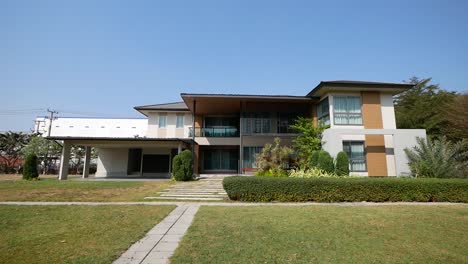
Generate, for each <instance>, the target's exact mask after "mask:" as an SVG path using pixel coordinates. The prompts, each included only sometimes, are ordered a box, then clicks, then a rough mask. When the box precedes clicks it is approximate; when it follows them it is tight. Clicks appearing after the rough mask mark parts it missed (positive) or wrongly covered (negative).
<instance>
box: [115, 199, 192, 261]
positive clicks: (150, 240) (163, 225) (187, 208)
mask: <svg viewBox="0 0 468 264" xmlns="http://www.w3.org/2000/svg"><path fill="white" fill-rule="evenodd" d="M199 207H200V206H199V205H196V204H190V205H182V206H178V207H177V208H176V209H174V210H173V211H172V212H171V213H170V214H169V215H168V216H167V217H166V218H164V220H162V221H161V222H160V223H159V224H157V225H156V226H155V227H154V228H153V229H151V230H150V231H149V232H148V233H147V234H146V236H145V237H144V238H142V239H141V240H140V241H138V242H136V243H135V244H133V245H132V246H131V247H130V248H129V249H128V250H127V251H126V252H125V253H124V254H122V255H121V256H120V258H118V259H117V260H116V261H114V264H160V263H167V262H168V260H169V258H170V257H171V256H172V255H173V254H174V251H175V250H176V248H177V246H178V245H179V241H180V240H181V239H182V237H183V236H184V234H185V232H186V231H187V229H188V228H189V226H190V225H191V224H192V220H193V218H194V217H195V214H196V213H197V211H198V208H199Z"/></svg>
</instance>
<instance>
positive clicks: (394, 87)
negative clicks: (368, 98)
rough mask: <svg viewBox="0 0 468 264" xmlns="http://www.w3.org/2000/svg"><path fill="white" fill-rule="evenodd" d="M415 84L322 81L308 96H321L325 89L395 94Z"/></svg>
mask: <svg viewBox="0 0 468 264" xmlns="http://www.w3.org/2000/svg"><path fill="white" fill-rule="evenodd" d="M413 86H414V84H409V83H391V82H368V81H352V80H336V81H321V82H320V83H319V84H318V85H317V86H316V87H315V88H314V89H312V91H310V92H309V93H308V94H307V96H319V95H320V90H321V89H322V88H324V87H329V88H334V87H335V88H336V87H340V88H359V89H362V90H363V91H367V90H371V89H379V90H380V89H385V90H388V91H389V92H393V93H394V94H397V93H400V92H403V91H404V90H407V89H410V88H411V87H413Z"/></svg>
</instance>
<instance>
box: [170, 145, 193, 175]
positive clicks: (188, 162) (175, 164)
mask: <svg viewBox="0 0 468 264" xmlns="http://www.w3.org/2000/svg"><path fill="white" fill-rule="evenodd" d="M192 162H193V157H192V152H191V151H190V150H184V151H182V152H181V153H179V154H177V155H176V156H175V157H174V159H173V160H172V177H173V178H174V179H175V180H176V181H189V180H191V179H192V174H193V168H192Z"/></svg>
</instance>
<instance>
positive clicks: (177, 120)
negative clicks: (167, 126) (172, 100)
mask: <svg viewBox="0 0 468 264" xmlns="http://www.w3.org/2000/svg"><path fill="white" fill-rule="evenodd" d="M179 119H182V120H179ZM179 121H181V122H182V124H179ZM184 123H185V115H184V114H176V128H184ZM179 125H180V126H179Z"/></svg>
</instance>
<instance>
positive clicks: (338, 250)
mask: <svg viewBox="0 0 468 264" xmlns="http://www.w3.org/2000/svg"><path fill="white" fill-rule="evenodd" d="M171 261H172V263H467V262H468V206H463V205H455V206H373V207H341V206H300V207H284V206H267V207H202V208H201V209H200V210H199V212H198V213H197V215H196V217H195V220H194V223H193V224H192V226H191V227H190V229H189V231H188V233H187V234H186V236H185V237H184V238H183V241H182V243H181V244H180V245H179V247H178V248H177V250H176V253H175V255H174V256H173V257H172V259H171Z"/></svg>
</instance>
